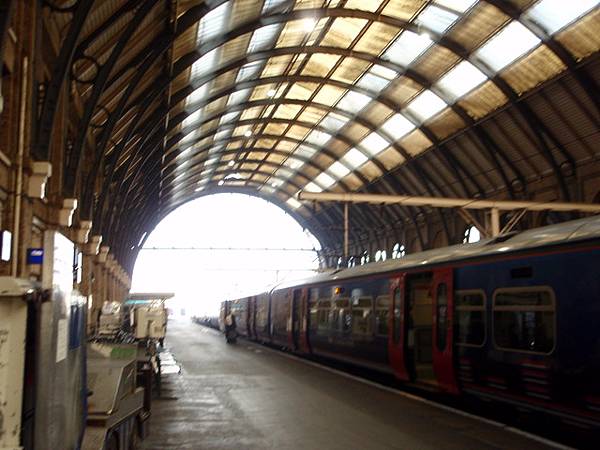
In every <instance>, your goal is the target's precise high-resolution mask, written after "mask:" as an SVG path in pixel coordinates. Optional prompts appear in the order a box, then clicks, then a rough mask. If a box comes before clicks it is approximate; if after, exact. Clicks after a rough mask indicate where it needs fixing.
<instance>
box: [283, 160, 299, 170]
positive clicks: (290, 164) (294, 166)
mask: <svg viewBox="0 0 600 450" xmlns="http://www.w3.org/2000/svg"><path fill="white" fill-rule="evenodd" d="M284 164H285V165H287V166H288V167H289V168H290V169H292V170H297V169H299V168H300V167H302V166H303V165H304V161H302V160H301V159H298V158H288V159H287V160H286V161H285V163H284Z"/></svg>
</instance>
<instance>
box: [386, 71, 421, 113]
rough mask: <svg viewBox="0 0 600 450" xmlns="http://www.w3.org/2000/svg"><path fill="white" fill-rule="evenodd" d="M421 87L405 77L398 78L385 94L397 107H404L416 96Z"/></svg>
mask: <svg viewBox="0 0 600 450" xmlns="http://www.w3.org/2000/svg"><path fill="white" fill-rule="evenodd" d="M422 89H423V86H421V85H420V84H418V83H417V82H415V81H413V80H411V79H410V78H407V77H404V76H402V77H400V78H398V80H396V81H393V82H392V84H391V85H390V87H389V88H388V89H387V91H386V92H385V95H386V97H388V98H389V99H391V100H394V101H395V102H396V103H397V104H398V106H405V105H406V104H407V103H408V102H409V101H410V100H412V99H413V98H414V97H416V96H417V94H418V93H419V92H421V90H422Z"/></svg>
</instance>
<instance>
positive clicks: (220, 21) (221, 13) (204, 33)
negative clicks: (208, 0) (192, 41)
mask: <svg viewBox="0 0 600 450" xmlns="http://www.w3.org/2000/svg"><path fill="white" fill-rule="evenodd" d="M230 7H231V2H230V1H229V2H226V3H223V4H222V5H220V6H217V7H216V8H215V9H213V10H211V11H209V12H208V13H206V14H205V15H204V17H202V19H201V20H200V25H198V35H197V39H196V45H201V44H202V43H204V42H205V41H207V40H209V39H212V38H214V37H215V36H217V35H219V34H221V33H223V31H224V29H225V23H226V21H227V16H228V15H229V9H230Z"/></svg>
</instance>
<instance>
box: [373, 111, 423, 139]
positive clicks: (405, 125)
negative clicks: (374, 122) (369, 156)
mask: <svg viewBox="0 0 600 450" xmlns="http://www.w3.org/2000/svg"><path fill="white" fill-rule="evenodd" d="M381 128H382V129H383V131H385V132H386V133H387V134H388V135H389V136H391V138H392V139H394V141H397V140H398V139H400V138H401V137H404V136H406V135H407V134H408V133H410V132H411V131H412V130H414V129H415V124H414V123H412V122H411V121H410V120H408V119H407V118H406V117H404V116H403V115H402V114H399V113H397V114H394V115H393V116H392V117H390V118H389V119H388V120H386V122H385V123H384V124H383V125H381Z"/></svg>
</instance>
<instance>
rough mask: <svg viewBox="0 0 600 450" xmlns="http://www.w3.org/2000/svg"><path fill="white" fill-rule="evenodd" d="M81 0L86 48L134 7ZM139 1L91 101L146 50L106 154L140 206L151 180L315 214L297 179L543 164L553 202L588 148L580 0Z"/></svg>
mask: <svg viewBox="0 0 600 450" xmlns="http://www.w3.org/2000/svg"><path fill="white" fill-rule="evenodd" d="M96 3H99V4H100V5H101V6H97V7H95V8H94V9H93V10H92V18H93V19H92V20H91V21H90V22H89V23H88V24H87V25H86V27H88V28H89V29H88V30H87V32H88V34H91V33H93V32H94V28H95V27H97V28H100V27H102V29H103V36H102V38H100V39H98V40H97V41H96V42H94V44H93V45H92V46H91V47H90V51H92V52H95V58H96V59H98V60H103V59H104V60H105V59H106V58H108V55H109V54H110V51H111V49H112V48H113V46H114V43H115V40H116V37H115V36H118V33H119V31H120V30H122V29H124V28H125V27H127V25H128V23H129V22H130V21H131V20H133V17H134V16H135V14H136V9H134V8H129V9H128V10H127V9H126V10H125V11H126V12H125V13H123V12H122V8H125V6H126V5H127V4H128V3H131V2H126V1H116V0H107V1H102V2H96ZM138 3H150V4H153V5H152V6H151V8H150V9H149V13H148V14H147V15H146V17H145V18H144V21H143V23H142V24H141V26H140V27H139V29H138V30H137V31H136V35H135V36H136V39H134V40H132V43H130V44H128V46H127V47H126V51H125V52H124V54H123V57H122V58H121V60H122V61H120V62H119V64H117V66H116V67H115V70H114V71H113V74H112V77H113V81H114V83H113V84H111V85H110V89H107V91H106V92H105V93H104V94H103V95H104V97H105V98H106V101H105V102H104V103H103V104H104V109H105V110H106V111H112V110H113V109H114V108H115V107H116V105H117V104H118V102H119V99H120V95H121V93H122V92H124V91H125V90H127V89H128V88H129V89H131V87H130V86H131V84H130V82H131V79H132V78H134V77H135V76H136V73H137V72H136V71H139V70H141V69H140V67H141V66H143V65H144V64H145V61H146V59H151V61H148V62H147V67H145V68H144V70H146V73H145V75H144V76H143V77H141V79H140V80H139V83H138V85H137V86H136V87H135V90H134V92H133V95H132V96H131V98H132V100H131V102H130V107H129V108H128V109H127V110H126V113H124V114H123V115H122V116H121V117H120V119H119V121H118V123H117V125H116V127H115V132H114V135H113V137H112V140H111V143H110V144H109V146H108V147H107V151H106V157H107V158H108V159H110V158H111V157H112V158H114V160H115V161H116V162H115V171H116V172H119V171H121V172H124V173H125V179H128V178H131V179H132V180H134V184H135V185H137V186H138V187H137V189H138V190H137V191H136V192H135V195H133V196H132V198H133V199H135V201H137V202H138V203H139V205H138V206H139V207H142V206H143V205H144V204H145V203H147V202H149V201H150V200H149V199H150V198H153V197H152V196H153V195H154V194H155V193H156V192H155V191H156V190H158V198H159V201H158V204H159V206H158V209H157V210H158V211H159V214H160V215H161V216H164V215H166V214H167V213H168V212H170V211H172V210H173V209H174V208H176V207H177V206H179V205H181V204H183V203H184V202H186V201H188V200H189V199H190V198H193V197H197V196H201V195H206V194H209V193H215V192H248V193H253V194H256V195H260V196H263V197H265V198H268V199H271V200H273V201H275V202H276V203H278V204H280V205H282V206H284V207H285V208H286V209H287V210H288V211H290V212H291V213H292V214H294V215H295V217H297V218H299V219H300V220H301V222H303V223H304V224H307V225H309V228H310V227H312V228H315V229H327V227H333V226H336V225H339V223H340V220H341V217H342V213H341V210H340V207H339V205H325V204H324V205H312V204H305V203H301V202H299V201H298V200H297V199H296V195H297V193H298V192H299V191H300V190H306V191H310V192H322V191H330V192H364V193H383V194H393V193H396V194H403V195H422V196H439V197H469V198H470V197H479V198H484V197H496V198H504V199H511V198H512V199H514V198H527V196H528V189H529V186H530V185H531V184H532V183H534V182H536V181H539V180H541V179H544V178H550V179H553V180H554V181H553V184H555V185H556V186H558V188H557V191H558V192H560V195H561V197H562V200H563V201H569V200H570V196H571V195H572V194H571V192H570V191H569V188H568V186H567V185H566V184H565V181H564V180H565V178H568V177H570V176H575V175H576V173H577V171H578V170H579V168H580V167H581V166H582V165H584V164H586V162H589V161H593V160H597V158H598V155H599V153H598V152H599V150H598V145H597V142H598V131H599V124H600V115H599V111H600V108H599V105H600V102H599V100H598V88H597V83H598V78H599V74H600V67H599V61H598V58H597V51H598V48H599V46H600V33H598V30H599V29H600V10H599V8H598V2H597V1H595V0H594V1H592V0H577V1H574V0H571V1H564V0H540V1H532V0H511V1H502V0H487V1H483V0H481V1H476V0H432V1H425V0H348V1H342V0H325V1H316V0H296V1H286V0H265V1H250V0H229V1H219V0H214V1H206V2H199V1H189V0H179V1H174V2H164V1H152V0H148V1H146V2H138ZM169 3H170V4H171V5H170V7H166V6H165V5H166V4H169ZM169 8H170V9H169ZM119 11H121V13H119ZM116 14H119V15H118V16H117V17H118V18H116V19H114V20H112V21H111V18H114V16H115V15H116ZM109 21H110V23H108V22H109ZM113 34H114V36H113ZM165 40H166V41H165ZM164 42H168V44H167V45H166V46H164V47H163V46H162V45H163V44H164ZM163 48H166V49H167V51H166V52H165V53H163V54H159V51H161V50H162V49H163ZM74 70H75V74H76V75H77V77H78V78H81V79H85V78H86V71H93V70H94V68H93V64H91V63H87V64H86V63H85V61H84V63H83V64H81V65H80V66H76V67H75V69H74ZM88 75H89V74H88ZM83 86H85V85H83ZM81 89H90V87H89V86H88V87H84V88H81ZM83 94H84V96H85V92H83ZM106 111H104V112H103V111H99V112H98V113H97V114H98V118H97V120H98V121H102V118H101V117H100V116H102V114H105V113H106ZM138 112H139V114H138ZM136 114H138V115H136ZM132 121H135V126H136V127H137V128H135V130H138V134H128V133H130V131H128V130H130V128H131V127H132ZM148 159H149V160H153V161H156V164H155V165H152V164H149V165H146V166H144V167H145V168H146V170H144V171H143V173H142V174H141V175H140V170H139V169H140V165H141V164H143V161H145V160H148ZM374 208H376V207H375V206H357V207H356V212H355V213H353V220H355V221H357V223H356V224H355V226H356V227H358V228H360V227H361V226H362V227H367V226H377V225H378V224H379V225H381V226H383V225H384V223H383V222H384V221H385V222H386V223H399V222H411V221H412V222H413V223H414V221H415V215H416V214H417V213H418V209H416V208H408V207H403V206H390V207H389V209H388V211H387V212H386V214H387V217H385V218H384V219H382V218H381V216H382V215H381V213H379V212H378V213H377V214H371V212H372V211H373V210H374ZM353 211H354V210H353ZM315 234H317V235H320V233H319V232H316V233H315ZM320 237H321V238H323V235H320Z"/></svg>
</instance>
